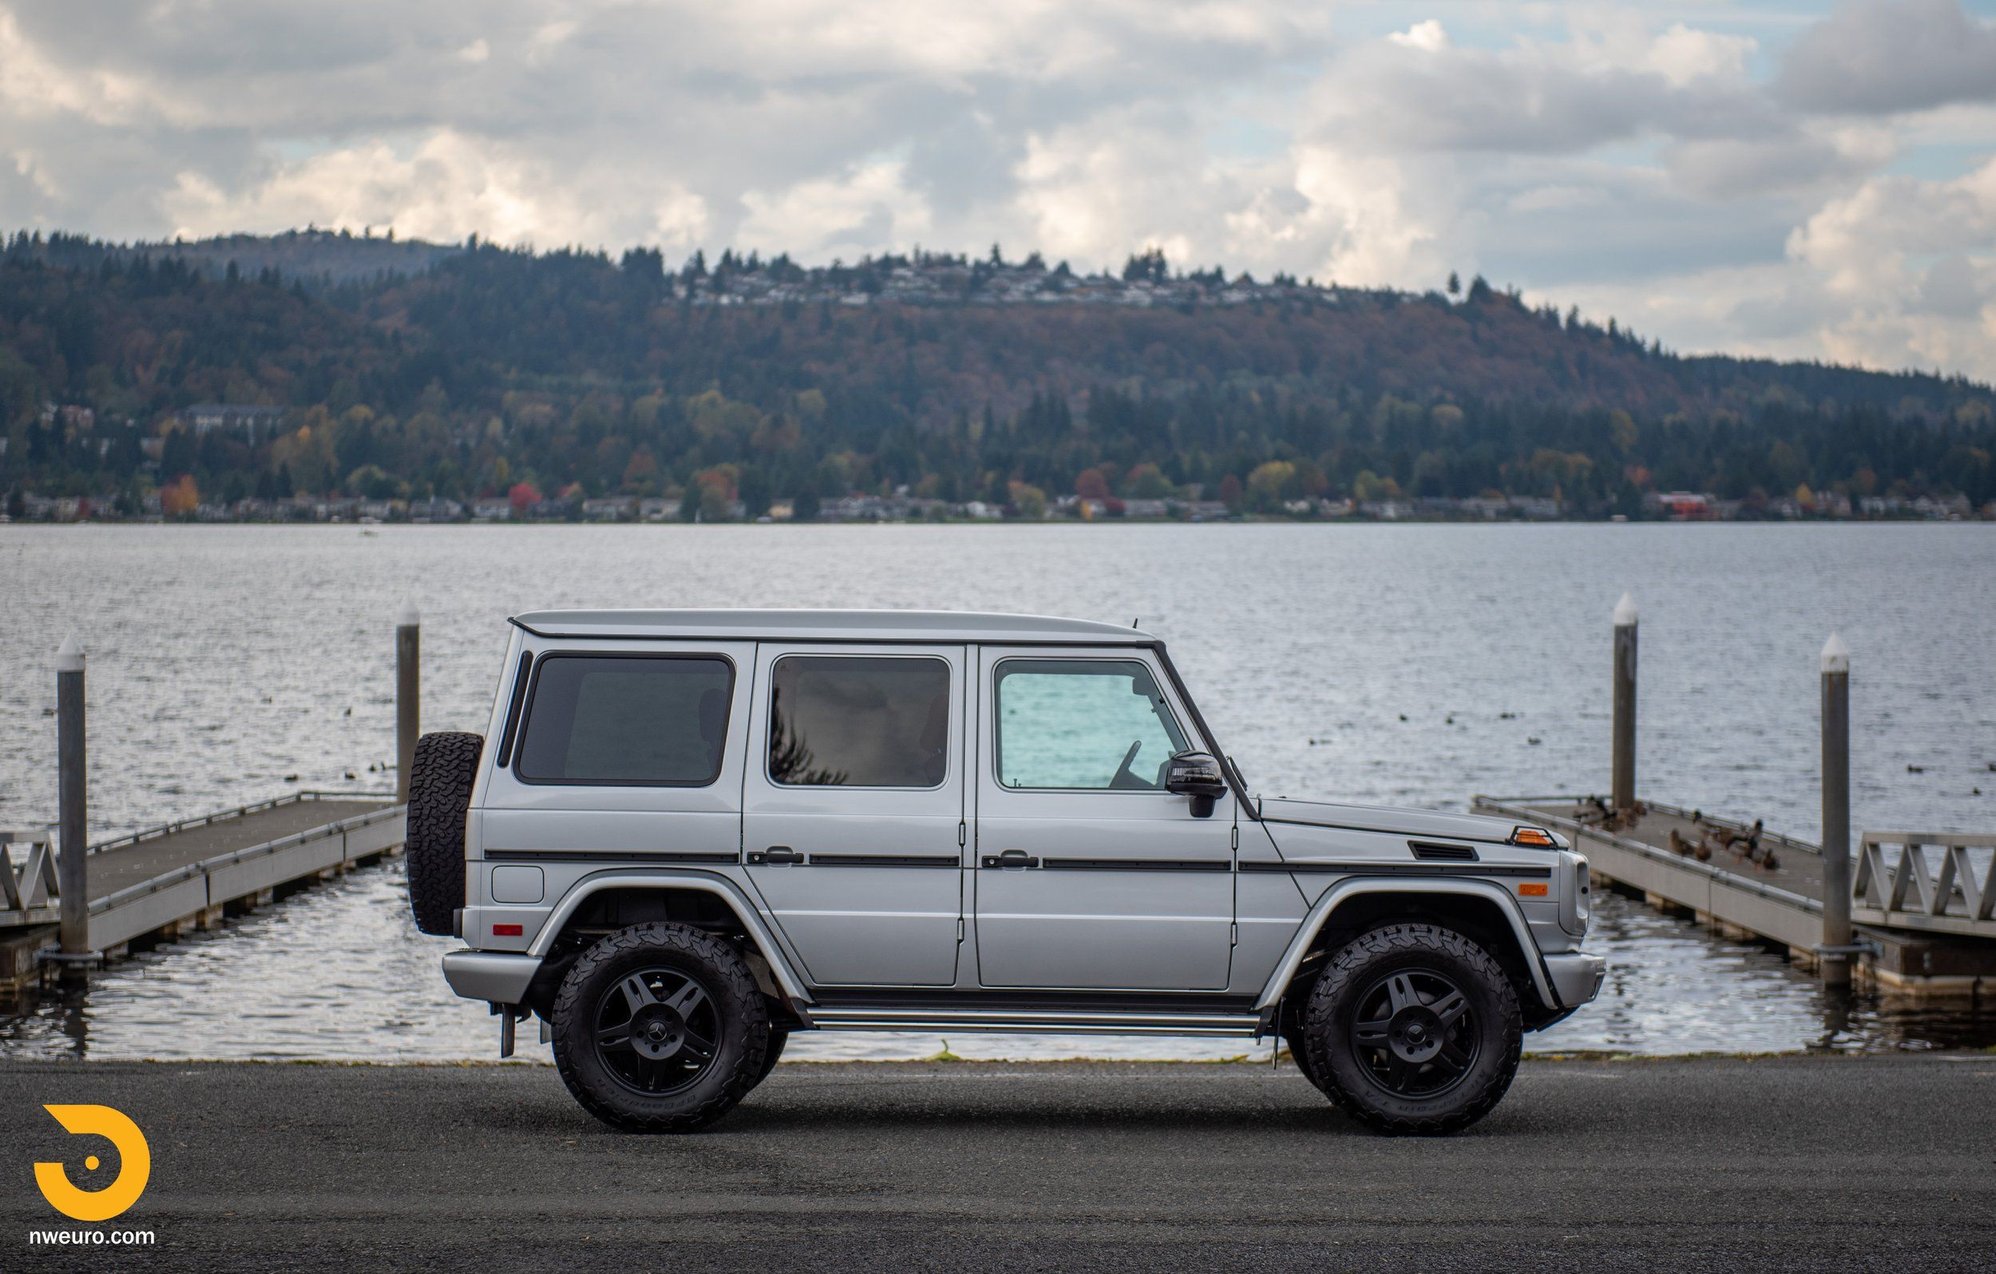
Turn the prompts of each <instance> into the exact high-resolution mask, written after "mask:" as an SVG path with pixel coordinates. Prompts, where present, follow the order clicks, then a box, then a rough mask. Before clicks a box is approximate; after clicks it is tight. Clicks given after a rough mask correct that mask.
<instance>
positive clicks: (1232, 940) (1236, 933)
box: [1227, 923, 1241, 947]
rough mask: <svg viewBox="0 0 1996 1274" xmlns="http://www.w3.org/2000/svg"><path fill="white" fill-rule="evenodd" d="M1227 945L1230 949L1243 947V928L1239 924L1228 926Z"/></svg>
mask: <svg viewBox="0 0 1996 1274" xmlns="http://www.w3.org/2000/svg"><path fill="white" fill-rule="evenodd" d="M1227 945H1228V946H1230V947H1238V946H1239V945H1241V927H1240V925H1239V924H1237V923H1236V924H1230V925H1228V926H1227Z"/></svg>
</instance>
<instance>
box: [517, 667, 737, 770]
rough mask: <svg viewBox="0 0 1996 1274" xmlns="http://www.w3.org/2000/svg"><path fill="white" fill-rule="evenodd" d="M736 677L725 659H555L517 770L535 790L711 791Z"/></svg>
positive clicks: (543, 674) (530, 705) (545, 671)
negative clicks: (573, 786)
mask: <svg viewBox="0 0 1996 1274" xmlns="http://www.w3.org/2000/svg"><path fill="white" fill-rule="evenodd" d="M734 679H735V673H734V665H733V664H731V663H730V662H729V661H727V660H726V659H721V658H718V657H715V656H698V655H692V656H686V655H549V656H547V657H546V658H544V659H542V660H541V661H540V664H539V666H538V667H537V668H536V669H535V670H534V686H533V691H532V693H531V694H530V695H529V696H528V699H527V724H526V729H525V730H524V731H523V732H522V735H521V740H520V755H519V760H518V762H517V764H516V766H515V770H516V772H517V773H518V774H519V776H520V778H521V779H523V780H525V781H526V782H529V783H577V784H642V785H651V786H665V787H704V786H706V785H707V784H709V783H712V782H713V781H714V780H715V779H716V778H717V777H719V775H720V773H721V757H722V754H723V752H724V750H725V745H726V742H727V735H728V704H729V701H730V700H731V698H732V697H733V690H734Z"/></svg>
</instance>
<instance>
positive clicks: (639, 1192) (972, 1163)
mask: <svg viewBox="0 0 1996 1274" xmlns="http://www.w3.org/2000/svg"><path fill="white" fill-rule="evenodd" d="M59 1102H75V1103H96V1104H104V1105H110V1106H115V1107H117V1108H118V1109H120V1110H123V1111H124V1112H125V1113H127V1114H128V1115H130V1116H131V1117H132V1118H133V1119H135V1120H136V1121H137V1122H138V1124H139V1126H140V1127H141V1128H142V1129H143V1130H144V1131H145V1134H146V1136H147V1138H148V1141H149V1143H150V1146H151V1152H152V1176H151V1181H150V1184H149V1186H148V1188H147V1189H146V1191H145V1193H144V1195H143V1196H142V1197H141V1198H140V1200H139V1202H138V1203H137V1204H136V1205H135V1206H134V1207H133V1208H132V1209H131V1210H130V1211H129V1212H127V1213H126V1214H125V1215H124V1216H122V1217H119V1218H117V1219H116V1220H115V1221H112V1222H108V1223H106V1224H105V1225H104V1226H102V1227H82V1226H79V1225H78V1224H77V1223H75V1222H68V1221H64V1220H63V1219H62V1218H60V1217H59V1216H57V1215H56V1214H55V1213H54V1212H53V1211H52V1210H51V1209H50V1208H49V1206H48V1205H47V1203H45V1202H44V1201H43V1199H42V1197H41V1195H40V1193H39V1192H38V1190H37V1188H36V1186H35V1183H34V1179H33V1175H32V1168H31V1166H30V1165H31V1163H32V1162H33V1161H35V1160H38V1159H64V1160H66V1161H68V1162H69V1163H70V1164H71V1172H72V1174H75V1175H77V1176H78V1177H79V1184H83V1183H85V1182H84V1181H83V1180H82V1170H81V1168H80V1166H79V1165H78V1161H80V1160H81V1158H82V1155H83V1154H84V1153H85V1150H84V1149H83V1148H82V1147H81V1146H80V1145H79V1144H78V1142H77V1141H75V1140H72V1139H70V1138H68V1137H67V1135H66V1134H64V1133H63V1132H62V1131H61V1130H60V1129H59V1128H57V1127H56V1126H55V1124H54V1121H53V1120H52V1119H51V1118H50V1117H49V1116H48V1115H47V1113H45V1112H44V1111H43V1110H41V1109H40V1107H41V1104H43V1103H59ZM97 1144H98V1145H99V1146H101V1144H102V1143H101V1142H100V1143H97ZM116 1170H117V1165H116V1163H115V1162H106V1163H104V1164H103V1165H101V1166H100V1169H99V1174H101V1175H99V1176H97V1177H96V1178H95V1180H92V1181H89V1182H88V1183H89V1184H98V1183H101V1181H103V1180H105V1179H107V1177H108V1175H109V1174H111V1173H114V1172H115V1171H116ZM0 1182H5V1183H6V1184H5V1185H0V1271H12V1270H17V1269H88V1270H119V1269H127V1268H131V1269H199V1270H204V1271H221V1270H236V1269H246V1270H247V1269H256V1270H265V1269H313V1270H318V1269H337V1270H360V1269H375V1268H395V1269H411V1270H451V1269H470V1268H476V1269H491V1270H506V1271H528V1270H543V1269H546V1270H554V1269H561V1270H592V1271H593V1270H616V1271H631V1272H639V1271H651V1270H706V1269H727V1270H756V1271H774V1270H787V1269H797V1270H812V1271H817V1270H825V1269H853V1268H863V1269H869V1270H900V1269H950V1270H981V1269H1007V1270H1010V1269H1019V1270H1077V1271H1096V1270H1114V1269H1143V1270H1150V1269H1160V1268H1199V1269H1215V1270H1221V1269H1224V1270H1228V1271H1247V1270H1258V1269H1312V1270H1339V1269H1355V1270H1373V1269H1382V1270H1402V1269H1404V1270H1487V1269H1560V1270H1565V1269H1570V1270H1585V1271H1600V1270H1644V1271H1649V1270H1660V1269H1695V1270H1720V1271H1728V1272H1731V1271H1739V1270H1752V1269H1763V1268H1786V1269H1832V1268H1834V1269H1837V1270H1868V1269H1879V1270H1908V1269H1980V1270H1988V1269H1990V1268H1991V1267H1992V1266H1996V1056H1990V1055H1982V1054H1972V1055H1946V1056H1926V1057H1876V1058H1838V1057H1792V1058H1774V1059H1760V1060H1735V1059H1701V1060H1683V1061H1528V1062H1527V1063H1526V1064H1525V1066H1524V1068H1523V1070H1522V1071H1521V1072H1520V1074H1519V1076H1518V1081H1517V1084H1516V1085H1515V1086H1514V1087H1513V1089H1512V1090H1511V1093H1510V1095H1509V1096H1508V1097H1507V1098H1506V1099H1505V1101H1504V1102H1503V1104H1502V1105H1501V1106H1499V1107H1498V1109H1497V1110H1496V1112H1495V1113H1494V1114H1492V1115H1491V1116H1490V1117H1489V1118H1488V1119H1486V1120H1485V1121H1484V1122H1483V1123H1481V1124H1480V1125H1478V1126H1477V1127H1476V1128H1474V1129H1473V1130H1471V1131H1470V1132H1468V1133H1466V1134H1463V1135H1461V1136H1457V1137H1452V1138H1446V1139H1439V1140H1416V1139H1389V1138H1381V1137H1376V1136H1373V1135H1371V1134H1369V1133H1367V1132H1366V1131H1364V1130H1363V1129H1362V1128H1360V1127H1359V1126H1358V1125H1356V1124H1354V1123H1352V1122H1351V1121H1349V1120H1348V1119H1346V1118H1345V1117H1344V1116H1342V1115H1340V1114H1339V1113H1338V1112H1337V1111H1335V1110H1333V1109H1332V1108H1331V1107H1330V1106H1329V1105H1328V1104H1327V1103H1326V1102H1325V1101H1324V1100H1323V1098H1321V1097H1320V1096H1319V1095H1318V1094H1317V1093H1316V1091H1315V1090H1314V1089H1312V1088H1311V1087H1310V1086H1309V1085H1308V1084H1307V1083H1306V1082H1305V1081H1304V1080H1303V1079H1302V1078H1301V1077H1300V1076H1298V1075H1297V1073H1296V1071H1295V1070H1294V1069H1293V1068H1291V1067H1289V1066H1288V1065H1286V1064H1285V1065H1284V1066H1283V1067H1282V1068H1281V1069H1279V1070H1278V1069H1271V1068H1270V1067H1269V1066H1268V1065H1266V1064H1265V1063H1264V1064H1260V1065H1247V1064H1224V1065H1199V1064H1183V1065H1158V1064H1121V1063H1104V1064H1089V1063H1074V1064H1067V1063H1062V1064H1042V1065H1012V1064H983V1063H948V1064H935V1063H922V1064H837V1065H822V1064H816V1065H814V1064H787V1063H786V1064H785V1065H783V1066H780V1067H778V1068H777V1071H776V1073H775V1074H774V1075H773V1076H772V1077H771V1078H770V1079H769V1081H768V1082H767V1083H766V1084H764V1085H763V1086H762V1088H760V1089H759V1090H757V1091H756V1092H755V1093H754V1094H752V1095H751V1096H750V1098H749V1100H748V1101H747V1102H746V1103H745V1104H744V1105H743V1106H742V1107H741V1108H740V1109H738V1110H737V1111H736V1112H735V1113H734V1114H733V1115H731V1116H730V1117H729V1118H727V1119H726V1120H724V1121H723V1122H722V1123H720V1124H719V1125H717V1126H715V1127H714V1128H712V1129H710V1130H709V1131H707V1132H705V1133H701V1134H698V1135H694V1136H686V1137H640V1136H630V1135H625V1134H620V1133H616V1132H612V1131H611V1130H609V1129H607V1128H604V1127H602V1126H601V1125H599V1124H597V1123H595V1122H594V1121H593V1120H591V1119H590V1118H589V1117H588V1116H587V1115H585V1114H584V1113H583V1112H582V1111H581V1110H580V1109H579V1108H578V1107H577V1106H576V1105H575V1104H574V1102H572V1101H571V1100H570V1099H569V1097H568V1095H567V1093H566V1092H565V1091H564V1089H563V1088H562V1085H561V1081H560V1080H559V1078H557V1077H556V1075H555V1073H554V1072H553V1070H552V1069H550V1068H548V1067H545V1066H462V1067H456V1066H436V1067H424V1066H337V1065H318V1064H297V1065H291V1064H268V1065H260V1064H230V1063H213V1064H208V1063H198V1064H190V1063H164V1062H162V1063H108V1062H88V1063H77V1062H61V1063H46V1064H39V1063H9V1064H0ZM58 1225H60V1226H66V1227H68V1228H72V1229H77V1228H84V1229H87V1228H103V1229H143V1230H149V1231H151V1232H152V1234H153V1239H154V1245H153V1246H152V1247H150V1248H145V1249H134V1248H118V1249H113V1248H108V1247H104V1248H91V1249H75V1248H71V1249H50V1248H46V1247H33V1246H30V1245H29V1244H28V1243H27V1232H28V1231H30V1230H33V1229H41V1228H45V1227H51V1226H58Z"/></svg>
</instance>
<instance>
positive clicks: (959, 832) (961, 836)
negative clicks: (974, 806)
mask: <svg viewBox="0 0 1996 1274" xmlns="http://www.w3.org/2000/svg"><path fill="white" fill-rule="evenodd" d="M969 839H970V833H969V831H968V829H966V828H965V827H964V825H963V820H962V819H958V820H956V847H957V848H958V849H962V848H963V847H964V844H965V843H966V842H967V841H969Z"/></svg>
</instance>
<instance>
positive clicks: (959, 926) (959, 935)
mask: <svg viewBox="0 0 1996 1274" xmlns="http://www.w3.org/2000/svg"><path fill="white" fill-rule="evenodd" d="M956 940H957V941H958V942H962V941H963V917H962V916H958V917H957V918H956Z"/></svg>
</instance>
